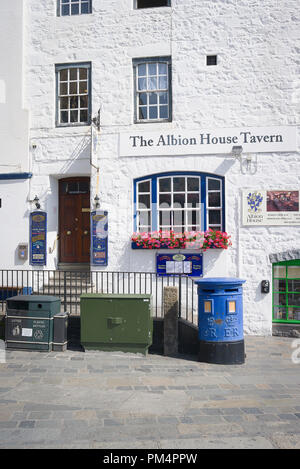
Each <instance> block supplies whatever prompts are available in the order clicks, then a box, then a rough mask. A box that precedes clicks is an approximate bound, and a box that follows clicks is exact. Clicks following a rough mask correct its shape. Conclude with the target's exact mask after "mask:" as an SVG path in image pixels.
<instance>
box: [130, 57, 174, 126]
mask: <svg viewBox="0 0 300 469" xmlns="http://www.w3.org/2000/svg"><path fill="white" fill-rule="evenodd" d="M133 67H134V83H135V121H136V122H153V121H170V120H171V59H170V57H156V58H151V59H134V60H133Z"/></svg>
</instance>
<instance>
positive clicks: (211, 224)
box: [206, 176, 224, 231]
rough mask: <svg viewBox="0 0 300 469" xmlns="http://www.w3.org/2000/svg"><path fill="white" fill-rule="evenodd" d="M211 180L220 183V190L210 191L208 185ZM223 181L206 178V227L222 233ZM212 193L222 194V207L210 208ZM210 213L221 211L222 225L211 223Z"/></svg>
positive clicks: (221, 220) (221, 222) (221, 219)
mask: <svg viewBox="0 0 300 469" xmlns="http://www.w3.org/2000/svg"><path fill="white" fill-rule="evenodd" d="M210 180H214V181H218V183H219V184H220V189H210V190H209V189H208V183H209V181H210ZM222 183H223V181H222V179H219V178H215V177H210V176H207V177H206V226H207V229H209V228H211V229H216V227H218V228H219V230H220V231H222V226H223V222H224V220H223V187H222ZM210 193H219V194H220V206H218V207H217V206H216V207H210V206H209V194H210ZM210 211H219V212H220V223H209V212H210Z"/></svg>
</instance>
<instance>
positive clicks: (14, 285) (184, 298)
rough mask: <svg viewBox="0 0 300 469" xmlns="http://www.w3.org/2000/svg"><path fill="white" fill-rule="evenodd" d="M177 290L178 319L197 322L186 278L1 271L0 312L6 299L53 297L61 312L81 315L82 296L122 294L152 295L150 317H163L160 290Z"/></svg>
mask: <svg viewBox="0 0 300 469" xmlns="http://www.w3.org/2000/svg"><path fill="white" fill-rule="evenodd" d="M166 286H174V287H177V288H178V295H179V317H181V318H183V319H186V320H187V321H189V322H192V323H194V324H196V323H197V310H198V302H197V288H196V285H195V283H194V281H193V279H191V278H189V277H186V276H168V277H161V276H158V275H157V274H156V273H152V272H108V271H104V272H99V271H97V272H77V271H76V272H74V271H59V270H0V312H4V311H5V307H6V299H7V298H9V297H11V296H14V295H20V294H36V295H54V296H58V297H60V299H61V309H62V311H68V312H69V313H70V314H73V315H79V314H80V295H81V294H83V293H121V294H122V293H125V294H150V295H152V315H153V316H154V317H163V291H164V287H166Z"/></svg>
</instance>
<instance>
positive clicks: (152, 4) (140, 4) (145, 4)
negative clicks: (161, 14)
mask: <svg viewBox="0 0 300 469" xmlns="http://www.w3.org/2000/svg"><path fill="white" fill-rule="evenodd" d="M170 5H171V0H136V8H156V7H169V6H170Z"/></svg>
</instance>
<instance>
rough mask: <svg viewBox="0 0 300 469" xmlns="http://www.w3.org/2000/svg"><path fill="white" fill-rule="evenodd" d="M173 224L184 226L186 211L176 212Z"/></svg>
mask: <svg viewBox="0 0 300 469" xmlns="http://www.w3.org/2000/svg"><path fill="white" fill-rule="evenodd" d="M173 224H174V226H175V225H180V226H181V225H184V210H174V212H173Z"/></svg>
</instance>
